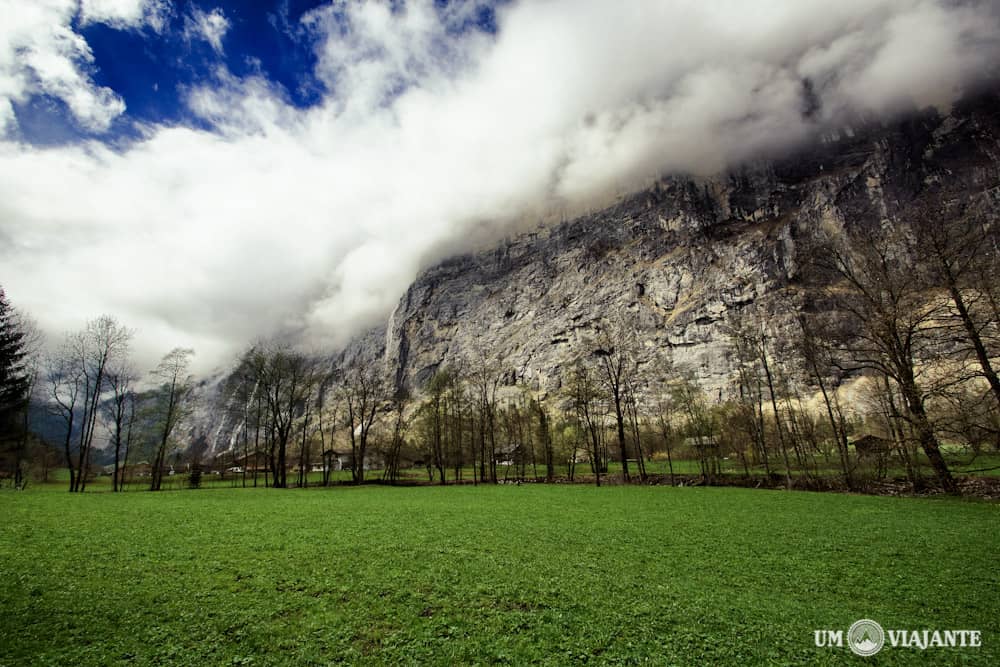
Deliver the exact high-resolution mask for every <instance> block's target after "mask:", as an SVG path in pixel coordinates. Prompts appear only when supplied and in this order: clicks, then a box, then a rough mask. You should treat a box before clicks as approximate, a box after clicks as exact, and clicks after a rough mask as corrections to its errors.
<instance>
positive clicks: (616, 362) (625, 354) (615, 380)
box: [594, 327, 636, 482]
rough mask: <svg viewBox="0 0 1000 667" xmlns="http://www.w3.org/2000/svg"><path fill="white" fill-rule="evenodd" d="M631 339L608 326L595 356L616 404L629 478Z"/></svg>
mask: <svg viewBox="0 0 1000 667" xmlns="http://www.w3.org/2000/svg"><path fill="white" fill-rule="evenodd" d="M631 342H632V341H631V340H629V339H628V335H627V334H626V332H625V331H624V330H623V329H621V328H620V327H619V328H614V329H612V328H610V327H606V328H605V329H604V330H602V332H601V334H600V336H599V337H598V340H597V344H596V348H595V349H594V358H595V359H596V365H597V369H598V370H597V377H598V379H599V381H600V383H601V385H602V386H603V387H604V391H605V392H606V394H607V395H608V398H609V402H610V404H611V406H612V407H613V408H614V415H615V427H616V435H617V437H618V453H619V455H620V456H621V461H622V477H623V478H624V479H625V481H626V482H627V481H629V479H630V475H629V469H628V446H627V445H626V438H625V419H626V410H627V405H626V404H627V400H628V387H629V384H630V382H631V381H632V380H631V378H632V377H633V376H634V374H635V373H636V362H635V358H634V355H633V354H632V350H631Z"/></svg>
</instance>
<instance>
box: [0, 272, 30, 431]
mask: <svg viewBox="0 0 1000 667" xmlns="http://www.w3.org/2000/svg"><path fill="white" fill-rule="evenodd" d="M25 355H26V350H25V340H24V331H22V329H21V326H20V324H19V322H18V319H17V313H16V312H15V311H14V309H13V307H11V305H10V303H9V302H8V301H7V296H6V294H4V291H3V288H2V287H0V437H2V438H4V439H6V438H7V437H8V436H10V434H11V431H12V430H14V429H16V428H17V425H18V419H17V416H18V415H19V414H20V411H21V410H22V409H23V408H24V402H25V399H26V398H27V393H28V376H27V373H26V372H25V368H24V358H25Z"/></svg>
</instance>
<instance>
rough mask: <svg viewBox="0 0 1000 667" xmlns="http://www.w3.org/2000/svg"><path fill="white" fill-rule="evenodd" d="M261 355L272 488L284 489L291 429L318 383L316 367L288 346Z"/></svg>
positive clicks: (258, 367) (286, 483) (313, 362)
mask: <svg viewBox="0 0 1000 667" xmlns="http://www.w3.org/2000/svg"><path fill="white" fill-rule="evenodd" d="M260 354H261V356H260V357H259V358H258V365H257V372H258V373H259V376H258V383H259V386H260V392H261V394H262V395H263V396H264V402H265V406H266V409H267V417H266V419H267V423H268V432H269V436H270V443H269V444H270V450H271V455H270V457H269V458H270V464H271V478H272V485H273V486H274V487H275V488H286V487H287V486H288V480H287V473H288V461H287V457H288V445H289V443H290V441H291V437H292V428H293V426H294V424H295V420H296V418H297V417H298V415H299V414H301V413H303V412H304V411H305V409H306V403H307V401H308V400H309V397H310V396H311V394H312V391H313V389H314V388H315V386H316V383H317V381H318V380H319V376H318V374H317V372H316V369H317V365H316V362H315V360H314V359H312V358H311V357H310V356H309V355H306V354H305V353H303V352H299V351H296V350H293V349H292V348H291V347H289V346H287V345H281V344H274V345H272V346H270V347H269V348H267V349H262V350H261V353H260Z"/></svg>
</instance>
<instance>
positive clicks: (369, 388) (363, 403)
mask: <svg viewBox="0 0 1000 667" xmlns="http://www.w3.org/2000/svg"><path fill="white" fill-rule="evenodd" d="M341 391H342V393H343V399H344V403H345V405H346V407H347V425H348V428H350V437H351V454H352V456H353V458H354V466H353V469H352V471H351V472H352V475H353V478H354V483H355V484H361V483H362V482H364V480H365V455H366V454H367V452H368V445H369V435H370V434H371V430H372V426H373V425H374V424H375V418H376V417H377V415H378V410H379V408H381V407H382V406H383V405H384V404H385V403H386V402H387V401H388V400H389V398H390V396H389V391H388V383H387V382H386V381H385V377H384V376H383V374H382V373H380V372H379V369H378V368H376V367H374V366H362V365H361V364H360V363H357V362H356V363H355V364H353V365H352V366H350V367H349V368H348V369H347V372H346V373H345V375H344V381H343V386H342V387H341Z"/></svg>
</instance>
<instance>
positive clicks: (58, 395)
mask: <svg viewBox="0 0 1000 667" xmlns="http://www.w3.org/2000/svg"><path fill="white" fill-rule="evenodd" d="M65 352H66V350H65V349H63V350H60V351H59V352H58V353H56V354H55V355H53V356H52V357H50V358H49V360H48V361H47V363H46V369H47V370H46V380H47V385H48V398H49V399H51V400H50V401H48V402H47V405H48V407H49V411H50V413H51V414H53V415H55V416H57V417H58V418H59V419H61V420H62V422H63V424H64V426H65V429H66V431H65V436H64V437H63V454H64V455H65V457H66V468H67V469H68V470H69V491H70V493H73V492H75V491H76V489H77V483H76V470H77V465H76V461H75V459H74V456H73V452H74V445H73V441H74V437H73V436H74V435H75V433H74V429H77V428H79V426H78V424H77V413H78V411H79V405H80V403H81V402H82V398H83V391H84V389H83V387H84V380H83V373H82V372H81V371H80V368H79V367H78V366H77V365H76V364H75V363H74V360H73V359H71V358H69V357H67V356H66V355H65V354H64V353H65Z"/></svg>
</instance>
